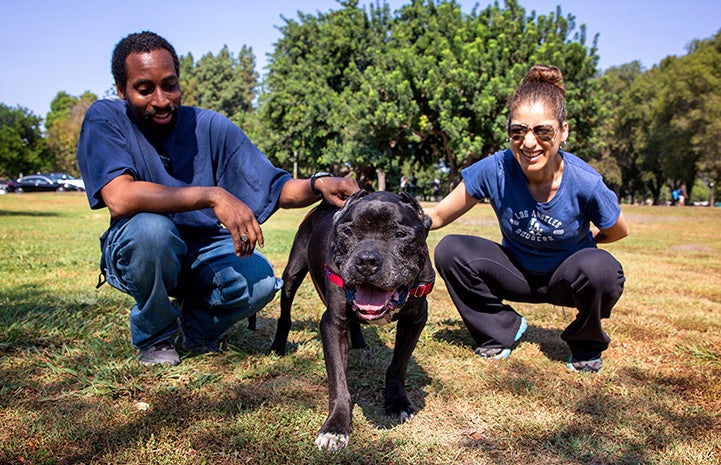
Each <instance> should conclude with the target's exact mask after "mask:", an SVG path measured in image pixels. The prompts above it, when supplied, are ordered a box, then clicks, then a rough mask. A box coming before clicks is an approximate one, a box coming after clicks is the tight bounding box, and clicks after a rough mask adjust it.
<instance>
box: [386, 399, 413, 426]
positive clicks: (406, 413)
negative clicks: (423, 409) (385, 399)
mask: <svg viewBox="0 0 721 465" xmlns="http://www.w3.org/2000/svg"><path fill="white" fill-rule="evenodd" d="M414 414H415V410H413V407H412V406H411V404H409V403H407V402H406V403H404V404H396V405H386V415H388V416H389V417H391V418H398V420H399V421H400V422H401V423H405V422H407V421H411V420H412V419H413V416H414Z"/></svg>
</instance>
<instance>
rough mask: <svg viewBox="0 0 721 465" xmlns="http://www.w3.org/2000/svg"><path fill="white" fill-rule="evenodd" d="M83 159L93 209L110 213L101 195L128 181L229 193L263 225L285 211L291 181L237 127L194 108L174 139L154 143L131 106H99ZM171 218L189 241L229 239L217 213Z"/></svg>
mask: <svg viewBox="0 0 721 465" xmlns="http://www.w3.org/2000/svg"><path fill="white" fill-rule="evenodd" d="M77 158H78V164H79V167H80V171H81V173H82V176H83V180H84V182H85V188H86V194H87V196H88V201H89V203H90V207H91V208H93V209H98V208H103V207H104V206H105V204H104V202H103V199H102V197H101V195H100V190H101V189H102V188H103V187H104V186H105V185H106V184H107V183H108V182H110V181H111V180H112V179H114V178H116V177H117V176H119V175H122V174H126V173H128V174H131V175H132V176H133V177H134V178H135V179H136V180H139V181H149V182H153V183H158V184H162V185H165V186H170V187H188V186H220V187H223V188H224V189H226V190H227V191H229V192H230V193H232V194H233V195H235V196H236V197H237V198H238V199H240V200H241V201H242V202H244V203H245V204H246V205H248V207H249V208H251V209H252V210H253V213H254V214H255V217H256V219H257V220H258V222H259V223H263V222H264V221H265V220H267V219H268V218H269V217H270V215H271V214H273V212H275V210H276V209H277V208H278V199H279V197H280V191H281V189H282V187H283V185H284V184H285V182H286V181H287V180H288V179H290V174H289V173H288V172H286V171H283V170H281V169H278V168H275V167H274V166H273V165H272V164H271V163H270V161H269V160H268V159H267V158H266V157H265V155H264V154H263V153H262V152H260V150H258V148H257V147H255V145H253V144H252V143H251V141H250V140H249V139H248V137H247V136H246V135H245V134H244V133H243V131H241V130H240V128H238V127H237V126H236V125H235V124H233V123H232V122H231V121H230V120H229V119H227V118H226V117H224V116H222V115H220V114H219V113H216V112H213V111H210V110H202V109H199V108H194V107H186V106H181V107H180V108H179V110H178V118H177V121H176V124H175V127H174V129H173V131H172V132H171V133H170V134H168V135H166V136H163V137H159V138H157V140H155V139H154V140H152V141H151V140H149V139H148V137H146V136H145V134H143V133H142V132H141V131H140V129H139V128H138V126H137V124H135V123H134V117H133V114H132V110H131V109H130V108H129V107H128V105H127V104H126V102H125V101H121V100H99V101H97V102H95V103H93V104H92V105H91V106H90V108H89V109H88V112H87V114H86V116H85V120H84V121H83V126H82V130H81V133H80V140H79V142H78V152H77ZM169 216H170V217H171V218H172V219H173V221H174V222H175V224H176V225H177V226H178V228H179V230H180V231H181V233H183V234H189V235H199V236H206V237H207V236H211V237H212V236H225V235H226V234H228V233H227V231H225V230H224V229H223V228H222V227H221V225H220V223H219V221H218V219H217V218H216V217H215V214H214V213H213V211H212V209H210V208H207V209H203V210H196V211H189V212H183V213H174V214H170V215H169Z"/></svg>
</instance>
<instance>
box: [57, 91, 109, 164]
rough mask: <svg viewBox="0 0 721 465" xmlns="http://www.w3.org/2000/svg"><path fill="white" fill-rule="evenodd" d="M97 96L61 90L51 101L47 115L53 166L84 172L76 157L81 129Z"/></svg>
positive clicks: (89, 93)
mask: <svg viewBox="0 0 721 465" xmlns="http://www.w3.org/2000/svg"><path fill="white" fill-rule="evenodd" d="M97 99H98V98H97V96H96V95H95V94H93V93H91V92H85V93H83V94H82V95H81V96H80V97H73V96H71V95H69V94H68V93H66V92H63V91H61V92H58V94H57V95H56V96H55V98H54V99H53V101H52V102H51V103H50V112H49V113H48V114H47V116H46V118H45V127H46V141H47V145H48V148H49V150H50V151H51V152H52V154H53V161H52V166H51V167H50V169H52V170H54V171H62V172H66V173H70V174H72V175H75V176H77V175H79V174H80V170H79V169H78V164H77V161H76V159H75V152H76V150H77V146H78V138H79V137H80V128H81V126H82V124H83V118H85V113H87V111H88V108H90V105H91V104H92V103H93V102H94V101H96V100H97Z"/></svg>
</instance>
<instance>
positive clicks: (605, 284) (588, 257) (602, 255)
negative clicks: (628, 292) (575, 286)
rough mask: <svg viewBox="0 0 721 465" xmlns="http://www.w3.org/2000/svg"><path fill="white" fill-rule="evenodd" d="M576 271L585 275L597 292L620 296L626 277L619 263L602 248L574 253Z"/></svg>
mask: <svg viewBox="0 0 721 465" xmlns="http://www.w3.org/2000/svg"><path fill="white" fill-rule="evenodd" d="M574 258H576V260H575V267H576V268H577V270H576V273H577V274H582V275H584V276H586V278H587V280H588V282H589V283H590V284H591V285H592V286H593V287H594V288H595V289H597V290H598V291H599V292H603V293H610V294H613V295H617V296H620V295H621V292H623V285H624V283H625V281H626V278H625V276H624V273H623V267H622V266H621V263H620V262H619V261H618V260H616V259H615V258H614V256H613V255H611V254H610V253H609V252H608V251H606V250H603V249H590V248H589V249H584V250H581V251H579V252H577V253H576V254H575V257H574Z"/></svg>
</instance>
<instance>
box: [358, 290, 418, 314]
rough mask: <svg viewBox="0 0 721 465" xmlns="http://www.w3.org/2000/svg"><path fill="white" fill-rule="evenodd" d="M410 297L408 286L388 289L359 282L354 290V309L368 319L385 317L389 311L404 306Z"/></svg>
mask: <svg viewBox="0 0 721 465" xmlns="http://www.w3.org/2000/svg"><path fill="white" fill-rule="evenodd" d="M407 298H408V286H403V287H401V288H398V289H396V290H394V291H387V290H385V289H381V288H379V287H376V286H373V285H371V284H359V285H357V286H356V288H355V291H353V300H352V302H353V309H354V310H355V312H356V314H357V315H358V316H359V317H361V318H363V319H364V320H367V321H373V320H377V319H380V318H383V317H384V316H385V315H386V314H387V313H388V312H389V311H392V310H393V309H395V308H398V307H401V306H403V304H404V303H405V301H406V299H407Z"/></svg>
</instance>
